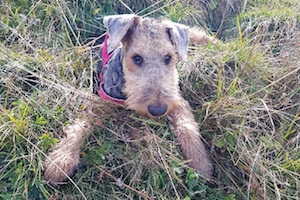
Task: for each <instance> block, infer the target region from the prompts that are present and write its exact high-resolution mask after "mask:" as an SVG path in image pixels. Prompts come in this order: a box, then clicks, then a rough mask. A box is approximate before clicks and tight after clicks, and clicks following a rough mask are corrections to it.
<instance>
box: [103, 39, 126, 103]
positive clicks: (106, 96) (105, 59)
mask: <svg viewBox="0 0 300 200" xmlns="http://www.w3.org/2000/svg"><path fill="white" fill-rule="evenodd" d="M108 38H109V35H108V34H107V35H106V36H105V40H104V43H103V48H102V69H101V73H100V77H99V78H100V84H99V96H100V97H101V98H102V99H104V100H106V101H111V102H114V103H117V104H121V105H124V103H125V100H123V99H118V98H114V97H112V96H110V95H108V94H107V93H106V92H105V91H104V90H103V84H104V83H103V69H104V67H105V65H106V63H107V61H108V60H109V59H110V57H111V54H108V52H107V41H108Z"/></svg>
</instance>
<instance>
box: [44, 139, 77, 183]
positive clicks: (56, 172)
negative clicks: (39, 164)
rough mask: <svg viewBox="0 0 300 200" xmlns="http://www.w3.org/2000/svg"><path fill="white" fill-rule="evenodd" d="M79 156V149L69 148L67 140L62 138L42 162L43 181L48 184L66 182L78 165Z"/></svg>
mask: <svg viewBox="0 0 300 200" xmlns="http://www.w3.org/2000/svg"><path fill="white" fill-rule="evenodd" d="M79 156H80V149H74V148H72V147H70V146H69V145H68V141H67V138H63V139H62V140H61V141H60V143H59V144H58V146H57V148H56V149H55V150H54V151H53V152H51V153H50V154H49V156H48V157H47V158H46V160H45V162H44V179H45V180H46V181H47V182H49V183H50V184H59V183H61V182H64V181H66V180H67V178H68V177H69V176H71V175H72V174H73V172H74V171H75V169H76V167H77V165H78V164H79V159H80V157H79Z"/></svg>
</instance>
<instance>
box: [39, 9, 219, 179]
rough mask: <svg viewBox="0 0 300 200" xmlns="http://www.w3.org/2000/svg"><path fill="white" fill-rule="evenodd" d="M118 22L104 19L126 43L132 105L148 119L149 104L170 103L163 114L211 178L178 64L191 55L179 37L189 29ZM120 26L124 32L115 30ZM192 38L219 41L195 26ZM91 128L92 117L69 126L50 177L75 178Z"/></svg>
mask: <svg viewBox="0 0 300 200" xmlns="http://www.w3.org/2000/svg"><path fill="white" fill-rule="evenodd" d="M131 17H132V18H131ZM113 20H115V18H112V19H108V20H107V21H106V22H104V23H105V24H106V26H107V27H108V31H109V34H110V38H114V37H113V36H115V38H117V39H116V40H117V41H113V42H115V45H116V44H118V40H121V41H119V42H122V49H123V51H122V52H123V54H122V66H123V71H124V78H125V86H124V91H123V92H124V93H125V94H126V96H127V99H126V102H125V105H126V108H127V109H132V110H134V111H135V112H137V113H139V114H141V115H144V116H147V117H154V116H152V115H151V114H150V113H149V111H148V106H149V105H157V104H160V105H167V111H166V112H165V113H164V114H163V115H161V116H160V117H162V116H167V117H168V119H169V122H170V127H171V128H172V130H174V132H175V134H176V138H177V141H178V143H179V146H180V147H181V150H182V153H183V155H184V157H185V158H186V159H188V160H190V162H189V165H190V166H191V167H193V168H194V169H196V170H198V171H201V172H202V173H203V174H204V175H205V176H206V177H210V176H211V174H212V168H213V167H212V164H211V161H210V159H209V156H208V154H207V152H206V150H205V147H204V145H203V143H202V141H201V139H200V134H199V130H198V124H197V122H196V121H195V119H194V117H193V114H192V110H191V108H190V106H189V104H188V102H187V101H186V100H184V99H183V98H182V96H181V95H180V92H179V87H178V74H177V70H176V67H175V63H176V61H177V59H178V58H184V57H185V56H186V55H185V53H186V52H187V46H186V49H184V40H182V41H178V37H179V36H180V37H181V35H182V34H184V33H185V32H184V31H182V32H178V33H179V34H178V33H177V32H174V31H175V30H174V29H176V28H178V29H182V30H184V29H185V27H183V26H182V27H181V25H178V24H175V25H174V24H171V23H170V22H167V21H158V20H153V19H150V18H140V17H137V16H130V15H128V16H126V17H125V19H124V21H121V22H120V23H119V24H118V26H113V25H114V24H113V25H111V24H110V23H113V22H112V21H113ZM119 26H121V27H120V33H119V32H117V33H114V32H113V30H110V29H113V28H118V27H119ZM122 27H123V29H122ZM124 27H125V30H124ZM127 29H128V30H127ZM122 31H124V32H123V33H122ZM122 34H123V35H122ZM176 34H177V35H176ZM189 37H190V42H191V43H192V44H194V45H197V44H198V45H199V44H200V45H201V44H204V43H207V42H208V41H211V42H213V43H214V42H215V40H214V39H213V38H211V37H209V36H207V35H206V34H205V33H204V32H203V31H201V30H199V29H195V28H192V29H190V34H189ZM179 39H180V38H179ZM113 42H112V43H113ZM135 55H139V56H141V57H142V58H143V63H142V65H141V66H137V65H136V64H135V63H134V61H133V59H132V58H133V57H134V56H135ZM166 55H168V56H170V57H171V60H170V62H169V63H166V62H165V60H164V59H165V56H166ZM91 129H92V125H91V123H90V122H88V121H86V120H83V121H81V120H76V121H75V122H74V124H73V125H69V126H68V128H67V129H66V130H65V132H66V133H67V136H66V137H65V138H63V139H62V140H61V141H60V143H59V144H58V145H57V147H56V148H55V149H54V151H53V152H52V153H50V154H49V156H48V157H47V159H46V161H45V163H44V167H45V173H44V178H45V179H46V180H47V181H50V182H52V183H58V182H61V181H64V180H66V175H69V176H70V175H71V174H72V173H73V171H74V169H75V168H76V166H77V164H78V162H79V156H80V146H81V143H82V141H83V140H84V137H85V135H86V134H88V133H89V132H90V130H91ZM62 171H64V172H65V173H63V172H62Z"/></svg>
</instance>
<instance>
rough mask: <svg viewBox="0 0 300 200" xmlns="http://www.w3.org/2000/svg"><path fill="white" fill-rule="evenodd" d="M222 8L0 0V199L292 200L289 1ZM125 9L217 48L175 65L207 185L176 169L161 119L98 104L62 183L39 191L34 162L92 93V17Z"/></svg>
mask: <svg viewBox="0 0 300 200" xmlns="http://www.w3.org/2000/svg"><path fill="white" fill-rule="evenodd" d="M232 2H233V1H227V0H224V1H215V0H209V1H202V0H201V1H194V0H190V1H185V2H181V1H177V0H159V1H156V0H139V1H137V0H123V1H121V0H118V1H112V0H104V1H94V0H89V1H86V0H81V1H66V0H62V1H53V0H44V1H43V0H31V1H25V0H16V1H9V0H7V1H2V2H1V3H0V4H1V6H0V111H1V112H0V199H138V198H140V199H185V200H189V199H224V200H234V199H291V200H292V199H299V198H300V193H299V191H300V151H299V150H300V149H299V146H300V140H299V136H300V118H299V114H300V60H299V58H300V46H299V44H300V29H299V28H300V26H299V25H300V15H299V13H300V3H299V1H297V0H293V1H287V0H275V1H272V0H255V1H254V0H248V1H247V0H244V1H241V0H240V1H235V2H234V3H232ZM131 12H134V13H137V14H139V15H145V16H151V17H156V18H157V17H161V18H169V19H171V20H173V21H176V22H180V23H185V24H187V25H190V26H192V25H198V26H200V25H201V26H203V27H204V29H206V30H207V31H208V32H213V33H214V34H215V36H216V37H218V38H219V39H220V41H222V42H220V43H219V44H217V45H213V44H208V45H206V46H201V47H190V50H189V52H190V57H189V61H188V62H185V63H179V64H178V69H179V72H180V80H181V82H180V87H181V89H182V91H183V94H184V96H185V98H186V99H188V100H189V102H190V103H191V105H192V107H193V109H194V114H195V116H196V118H197V120H198V122H199V124H200V131H201V133H202V136H203V138H204V139H205V141H206V144H207V146H206V147H207V149H209V150H210V152H211V157H212V159H213V161H214V165H215V174H214V178H213V180H207V179H205V178H204V177H202V176H201V174H196V173H194V172H193V170H192V169H189V168H188V167H187V166H186V162H185V161H184V160H183V158H182V156H181V153H180V150H179V148H178V147H177V146H176V141H175V138H174V134H173V133H172V132H171V131H170V129H169V127H168V123H167V121H166V120H165V119H160V120H152V119H147V118H143V117H141V116H139V115H136V114H134V113H132V112H131V111H126V110H124V109H123V108H120V107H117V106H113V105H111V106H109V107H107V106H106V104H105V103H103V102H102V101H100V100H99V102H97V105H98V106H99V108H101V109H102V110H103V116H102V115H101V117H102V118H101V125H99V127H96V128H95V130H94V131H93V134H92V136H91V138H89V140H87V142H86V144H85V145H83V146H82V162H81V164H80V166H79V167H78V170H77V172H76V174H75V175H74V176H73V177H71V178H72V180H73V182H70V181H69V182H67V183H66V184H64V185H61V186H58V187H53V186H51V185H48V184H47V183H46V182H45V181H44V179H43V166H42V165H43V160H44V158H45V156H46V155H47V152H48V151H49V150H50V149H51V148H52V147H53V146H55V144H56V143H57V142H58V141H59V139H60V137H62V127H63V126H64V125H66V124H69V123H70V122H72V120H73V119H74V118H76V117H77V116H80V114H81V112H80V111H81V110H82V109H84V108H85V107H86V105H85V103H84V102H85V101H84V100H85V99H86V98H87V96H88V94H90V93H91V92H92V91H93V90H94V88H95V87H97V86H96V84H97V82H96V80H95V78H94V77H95V73H96V68H97V60H99V56H98V51H99V45H98V44H100V43H101V41H102V40H103V35H104V32H105V29H104V27H103V24H102V19H103V17H104V16H106V15H110V14H117V13H119V14H122V13H131ZM89 96H90V95H89ZM92 98H95V99H97V97H96V96H93V97H92Z"/></svg>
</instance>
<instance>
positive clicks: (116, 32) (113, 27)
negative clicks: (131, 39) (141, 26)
mask: <svg viewBox="0 0 300 200" xmlns="http://www.w3.org/2000/svg"><path fill="white" fill-rule="evenodd" d="M137 18H138V16H137V15H134V14H125V15H111V16H107V17H104V20H103V23H104V26H105V27H106V28H107V30H108V35H109V37H110V45H111V47H112V48H113V49H114V48H117V47H118V46H119V45H120V42H121V40H122V39H123V38H124V36H125V35H126V33H127V32H128V30H129V29H130V27H132V26H133V24H134V20H135V19H137Z"/></svg>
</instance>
